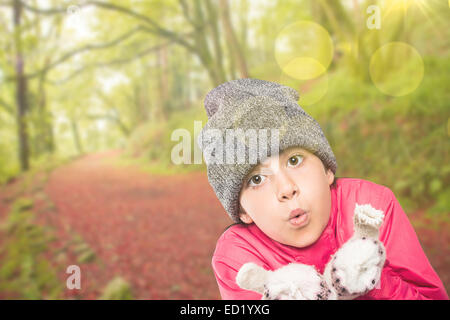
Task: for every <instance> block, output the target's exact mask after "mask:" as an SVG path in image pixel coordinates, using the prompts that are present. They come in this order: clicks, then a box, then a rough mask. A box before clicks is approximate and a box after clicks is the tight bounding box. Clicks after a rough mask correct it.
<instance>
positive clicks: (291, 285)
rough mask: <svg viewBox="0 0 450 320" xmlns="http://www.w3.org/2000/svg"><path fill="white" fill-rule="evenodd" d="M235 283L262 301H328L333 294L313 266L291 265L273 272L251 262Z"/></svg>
mask: <svg viewBox="0 0 450 320" xmlns="http://www.w3.org/2000/svg"><path fill="white" fill-rule="evenodd" d="M236 283H237V284H238V285H239V286H240V287H241V288H242V289H246V290H252V291H256V292H258V293H261V294H262V298H261V299H262V300H328V299H329V295H330V294H332V291H331V290H330V289H329V288H328V287H327V285H326V283H325V281H324V280H323V278H322V275H321V274H320V273H318V272H317V271H316V269H315V268H314V267H312V266H308V265H306V264H300V263H290V264H288V265H285V266H283V267H281V268H279V269H277V270H275V271H268V270H265V269H264V268H263V267H260V266H258V265H256V264H254V263H252V262H249V263H246V264H244V265H243V266H242V267H241V269H240V270H239V272H238V274H237V276H236Z"/></svg>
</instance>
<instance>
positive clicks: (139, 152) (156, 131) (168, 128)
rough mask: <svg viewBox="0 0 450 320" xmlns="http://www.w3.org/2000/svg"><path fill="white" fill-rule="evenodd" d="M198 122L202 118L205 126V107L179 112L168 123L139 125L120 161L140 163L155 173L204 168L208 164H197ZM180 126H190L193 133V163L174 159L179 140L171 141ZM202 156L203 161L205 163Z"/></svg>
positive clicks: (189, 129)
mask: <svg viewBox="0 0 450 320" xmlns="http://www.w3.org/2000/svg"><path fill="white" fill-rule="evenodd" d="M194 121H201V122H202V128H203V126H204V125H205V124H206V121H207V116H206V114H205V111H204V109H202V108H197V109H190V110H188V111H184V112H182V111H178V112H175V113H174V114H173V115H172V116H171V117H170V119H169V120H168V121H167V122H161V123H156V124H155V123H152V122H148V123H145V124H143V125H141V126H140V127H138V128H137V129H136V130H135V131H134V132H133V134H132V135H131V137H130V139H129V141H128V145H127V148H126V151H125V154H124V158H122V159H121V160H120V161H119V163H121V164H124V165H129V164H137V165H138V166H140V167H141V168H142V169H144V170H146V171H148V172H151V173H161V174H173V173H181V172H189V171H195V170H201V169H204V164H194V143H195V141H194V139H195V138H196V136H195V137H194ZM176 129H186V130H188V131H189V133H190V137H191V140H190V144H191V158H190V159H191V162H192V163H191V164H180V165H176V164H174V163H173V162H172V159H171V153H172V149H173V147H174V146H176V145H177V144H178V143H181V140H179V141H171V136H172V133H173V132H174V131H175V130H176ZM203 162H204V161H203V159H202V163H203Z"/></svg>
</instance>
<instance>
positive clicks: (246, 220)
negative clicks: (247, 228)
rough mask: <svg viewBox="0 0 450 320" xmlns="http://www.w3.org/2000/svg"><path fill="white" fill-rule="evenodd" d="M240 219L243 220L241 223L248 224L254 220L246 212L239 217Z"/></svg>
mask: <svg viewBox="0 0 450 320" xmlns="http://www.w3.org/2000/svg"><path fill="white" fill-rule="evenodd" d="M239 219H241V221H242V222H243V223H246V224H250V223H253V219H252V218H251V217H250V216H249V215H248V213H245V212H244V213H241V214H240V215H239Z"/></svg>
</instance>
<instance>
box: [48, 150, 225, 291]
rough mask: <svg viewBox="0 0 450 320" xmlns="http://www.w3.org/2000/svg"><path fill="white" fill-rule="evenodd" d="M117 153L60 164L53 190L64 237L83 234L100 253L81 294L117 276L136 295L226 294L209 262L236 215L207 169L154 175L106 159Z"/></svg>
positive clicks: (85, 270)
mask: <svg viewBox="0 0 450 320" xmlns="http://www.w3.org/2000/svg"><path fill="white" fill-rule="evenodd" d="M111 156H114V153H102V154H94V155H89V156H86V157H84V158H82V159H80V160H78V161H75V162H73V163H71V164H70V165H67V166H63V167H61V168H58V169H57V170H55V171H54V172H53V173H52V174H51V176H50V179H49V182H48V184H47V187H46V192H47V194H48V195H49V196H50V198H51V200H52V201H53V202H54V204H55V205H56V207H57V212H58V214H57V215H53V216H52V221H49V223H51V224H52V225H54V226H57V229H58V230H59V232H60V237H65V238H69V237H70V235H71V233H76V234H78V235H81V237H82V238H83V239H84V241H85V242H86V243H88V244H89V246H90V247H91V248H93V250H94V251H95V254H96V257H97V258H98V259H97V261H96V262H93V263H85V264H83V265H80V267H81V270H82V289H81V290H79V292H77V294H78V295H79V296H80V297H81V298H97V297H98V295H99V293H100V292H99V290H100V289H101V288H103V287H104V286H105V285H106V283H107V282H108V281H109V280H111V279H112V278H113V277H114V276H116V275H118V276H122V277H123V278H124V279H126V280H127V281H128V282H129V283H130V284H131V286H132V288H133V294H134V298H136V299H220V295H219V292H218V289H217V285H216V281H215V278H214V275H213V273H212V270H211V263H210V261H211V256H212V253H213V251H214V248H215V243H216V240H217V238H218V237H219V236H220V234H221V233H222V232H223V230H224V228H225V227H226V226H227V225H228V224H229V222H230V221H231V220H229V218H228V217H227V216H226V215H225V214H224V213H223V209H222V208H221V207H220V204H219V203H218V201H217V199H216V198H215V195H214V194H213V192H212V190H211V187H210V186H209V184H208V181H207V178H206V175H205V173H194V174H190V175H186V176H174V177H171V178H170V180H169V179H167V178H164V177H151V176H150V175H148V174H143V173H142V172H139V171H137V170H135V169H133V168H126V169H124V168H118V167H114V166H112V165H110V164H107V162H105V161H103V160H104V159H107V158H110V157H111ZM73 264H77V262H76V261H74V263H73ZM61 276H62V278H64V279H65V278H66V277H67V275H66V274H65V273H64V272H63V273H62V274H61ZM75 291H77V290H75ZM68 294H69V295H70V293H68Z"/></svg>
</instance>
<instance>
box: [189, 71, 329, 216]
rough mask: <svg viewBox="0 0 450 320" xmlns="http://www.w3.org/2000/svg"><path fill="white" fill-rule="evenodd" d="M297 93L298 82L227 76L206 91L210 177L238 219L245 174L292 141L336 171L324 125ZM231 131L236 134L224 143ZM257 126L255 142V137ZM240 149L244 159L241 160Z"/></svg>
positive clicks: (202, 139)
mask: <svg viewBox="0 0 450 320" xmlns="http://www.w3.org/2000/svg"><path fill="white" fill-rule="evenodd" d="M298 99H299V95H298V92H297V91H296V90H294V89H293V88H290V87H287V86H284V85H280V84H278V83H275V82H269V81H264V80H259V79H249V78H246V79H238V80H232V81H228V82H225V83H223V84H221V85H219V86H218V87H216V88H214V89H213V90H211V91H210V92H209V93H208V94H207V95H206V98H205V102H204V104H205V108H206V113H207V115H208V122H207V123H206V125H205V126H204V127H203V129H202V131H201V132H200V133H199V135H198V137H197V144H198V146H199V147H200V149H201V150H202V152H203V157H204V159H205V162H206V165H207V173H208V180H209V183H210V184H211V186H212V188H213V189H214V192H215V193H216V195H217V197H218V198H219V200H220V202H221V203H222V205H223V207H224V208H225V210H226V211H227V213H228V214H229V215H230V217H231V219H232V220H233V221H234V222H239V193H240V190H241V187H242V184H243V182H244V178H245V177H246V176H247V175H248V174H249V173H250V171H251V170H252V169H253V168H254V167H255V166H256V165H257V164H259V163H262V162H264V160H265V159H266V158H267V157H270V156H272V155H275V154H276V153H281V152H282V151H283V150H285V149H287V148H289V147H294V146H297V147H302V148H304V149H306V150H308V151H310V152H311V153H313V154H315V155H316V156H317V157H318V158H320V159H321V160H322V162H323V163H324V164H325V165H326V166H327V167H328V168H330V169H331V171H333V173H336V169H337V163H336V158H335V157H334V154H333V151H332V150H331V147H330V145H329V143H328V141H327V139H326V137H325V135H324V134H323V132H322V129H321V128H320V126H319V124H318V123H317V121H316V120H314V119H313V118H312V117H311V116H310V115H308V114H307V113H306V112H305V111H304V110H303V109H302V108H301V107H300V106H299V105H298V104H297V100H298ZM230 129H231V130H230ZM239 129H242V130H239ZM251 129H254V130H251ZM269 131H270V134H269ZM230 132H231V133H232V134H231V135H230V136H231V137H232V138H233V137H236V138H235V139H230V140H229V141H231V142H230V143H225V141H226V138H227V137H228V136H227V134H229V133H230ZM243 132H244V135H242V133H243ZM255 132H256V137H257V138H258V140H257V142H256V143H255V140H254V139H252V138H255ZM265 132H266V133H267V136H265V137H264V133H265ZM233 134H234V136H233ZM227 141H228V140H227ZM230 155H231V156H230ZM235 155H236V157H238V158H239V157H241V158H240V159H241V160H242V157H244V158H245V161H240V160H236V159H235V157H234V156H235ZM255 157H256V162H255ZM229 160H230V161H229Z"/></svg>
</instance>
